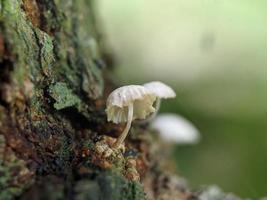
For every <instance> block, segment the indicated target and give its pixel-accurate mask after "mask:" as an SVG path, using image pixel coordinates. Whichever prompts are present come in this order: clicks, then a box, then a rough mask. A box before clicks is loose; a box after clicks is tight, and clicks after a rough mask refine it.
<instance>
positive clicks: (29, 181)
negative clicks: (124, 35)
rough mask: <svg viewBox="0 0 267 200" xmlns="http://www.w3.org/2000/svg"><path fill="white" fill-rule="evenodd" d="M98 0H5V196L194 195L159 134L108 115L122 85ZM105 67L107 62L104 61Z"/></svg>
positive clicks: (1, 93) (1, 99) (1, 182)
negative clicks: (115, 78)
mask: <svg viewBox="0 0 267 200" xmlns="http://www.w3.org/2000/svg"><path fill="white" fill-rule="evenodd" d="M92 6H93V5H92V1H90V0H79V1H75V0H0V12H1V15H0V27H1V29H0V199H3V200H8V199H14V198H17V199H93V200H94V199H103V200H109V199H110V200H117V199H136V200H142V199H178V200H179V199H181V200H183V199H194V198H196V197H194V195H193V194H192V193H191V192H189V191H188V190H187V189H186V187H185V186H184V185H183V184H181V181H180V179H179V178H177V177H175V176H174V175H173V174H170V173H168V172H166V170H165V166H163V164H165V163H167V159H166V158H167V157H166V155H164V154H162V153H161V152H162V151H161V146H160V142H159V141H158V140H157V138H155V137H154V136H152V134H151V131H150V130H149V128H147V127H146V126H144V127H138V126H137V125H135V126H134V127H133V128H132V130H131V134H130V136H129V138H127V142H126V145H125V146H124V147H122V148H121V149H119V150H118V151H113V150H111V151H112V152H111V153H110V154H109V155H107V154H106V152H107V150H110V149H111V148H110V146H111V144H112V143H114V137H117V136H118V135H119V134H120V133H121V131H122V128H123V127H122V126H115V125H113V124H110V123H107V122H106V115H105V99H106V96H107V94H109V92H110V91H111V90H112V89H113V88H114V85H113V84H112V82H111V81H110V78H109V76H110V74H111V73H112V71H111V70H110V68H111V63H109V62H107V60H105V59H104V57H103V52H102V49H101V48H100V42H99V33H98V31H97V29H96V21H95V15H94V12H93V11H94V10H93V7H92ZM104 63H106V65H107V68H106V69H104V68H105V64H104Z"/></svg>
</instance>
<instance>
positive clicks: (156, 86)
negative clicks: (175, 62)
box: [143, 81, 176, 99]
mask: <svg viewBox="0 0 267 200" xmlns="http://www.w3.org/2000/svg"><path fill="white" fill-rule="evenodd" d="M143 86H144V87H145V88H147V89H149V90H150V91H151V92H153V93H154V94H155V95H156V96H157V97H158V98H163V99H167V98H174V97H176V93H175V92H174V90H173V89H172V88H171V87H170V86H168V85H166V84H165V83H162V82H160V81H152V82H149V83H146V84H144V85H143Z"/></svg>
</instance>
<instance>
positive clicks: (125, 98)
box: [106, 85, 156, 148]
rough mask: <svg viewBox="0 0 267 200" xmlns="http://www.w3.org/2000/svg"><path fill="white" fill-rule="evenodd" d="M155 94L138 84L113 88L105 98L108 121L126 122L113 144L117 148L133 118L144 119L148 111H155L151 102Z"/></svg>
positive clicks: (154, 98)
mask: <svg viewBox="0 0 267 200" xmlns="http://www.w3.org/2000/svg"><path fill="white" fill-rule="evenodd" d="M155 100H156V96H155V95H154V94H153V93H152V92H151V91H149V90H148V89H146V88H145V87H143V86H140V85H128V86H123V87H120V88H117V89H116V90H114V91H113V92H112V93H111V94H110V95H109V97H108V99H107V109H106V112H107V117H108V121H112V122H114V123H116V124H117V123H123V122H127V124H126V127H125V129H124V131H123V132H122V134H121V135H120V136H119V138H118V139H117V141H116V142H115V144H114V148H118V147H119V146H120V144H121V143H122V142H123V141H124V139H125V138H126V136H127V134H128V132H129V130H130V127H131V123H132V121H133V120H135V119H145V118H146V117H147V116H148V115H149V114H150V113H153V112H155V108H154V107H153V103H154V101H155Z"/></svg>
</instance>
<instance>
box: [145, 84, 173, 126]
mask: <svg viewBox="0 0 267 200" xmlns="http://www.w3.org/2000/svg"><path fill="white" fill-rule="evenodd" d="M143 86H144V87H145V88H147V89H148V90H150V91H151V92H153V93H154V94H155V95H156V96H157V100H156V103H155V109H156V111H155V112H154V113H153V115H151V116H150V117H149V118H148V119H147V121H149V120H150V119H152V118H154V117H155V116H156V114H157V113H158V111H159V108H160V104H161V99H169V98H174V97H176V93H175V92H174V90H173V89H172V88H171V87H170V86H168V85H166V84H165V83H162V82H160V81H152V82H149V83H145V84H143Z"/></svg>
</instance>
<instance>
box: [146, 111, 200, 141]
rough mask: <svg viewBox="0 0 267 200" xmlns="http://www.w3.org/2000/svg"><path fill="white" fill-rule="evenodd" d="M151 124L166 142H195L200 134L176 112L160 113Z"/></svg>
mask: <svg viewBox="0 0 267 200" xmlns="http://www.w3.org/2000/svg"><path fill="white" fill-rule="evenodd" d="M151 126H152V128H154V129H156V130H157V131H158V132H159V134H160V137H161V138H162V139H163V140H165V141H167V142H174V143H177V144H195V143H197V142H199V140H200V134H199V131H198V130H197V129H196V127H195V126H194V125H193V124H192V123H191V122H189V121H188V120H186V119H185V118H183V117H181V116H179V115H176V114H161V115H159V116H157V117H156V118H155V120H153V122H152V124H151Z"/></svg>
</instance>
